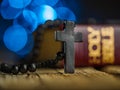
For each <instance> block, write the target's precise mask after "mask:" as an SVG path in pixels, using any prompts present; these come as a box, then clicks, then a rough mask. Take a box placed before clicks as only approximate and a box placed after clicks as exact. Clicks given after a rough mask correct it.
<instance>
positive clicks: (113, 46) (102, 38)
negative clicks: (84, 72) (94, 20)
mask: <svg viewBox="0 0 120 90" xmlns="http://www.w3.org/2000/svg"><path fill="white" fill-rule="evenodd" d="M74 32H81V33H82V39H83V42H80V43H78V42H77V43H75V45H74V46H75V65H76V66H104V65H113V64H114V65H119V64H120V40H119V39H120V26H118V25H76V27H75V28H74Z"/></svg>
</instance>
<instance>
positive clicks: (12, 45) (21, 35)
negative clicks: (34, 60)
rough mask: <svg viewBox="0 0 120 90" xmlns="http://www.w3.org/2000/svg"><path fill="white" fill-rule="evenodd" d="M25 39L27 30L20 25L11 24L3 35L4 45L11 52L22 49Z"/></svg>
mask: <svg viewBox="0 0 120 90" xmlns="http://www.w3.org/2000/svg"><path fill="white" fill-rule="evenodd" d="M27 40H28V37H27V32H26V30H25V29H24V28H23V27H22V26H20V25H13V26H11V27H9V28H8V29H7V30H6V31H5V33H4V36H3V42H4V44H5V46H6V47H7V48H8V49H9V50H11V51H13V52H17V51H20V50H21V49H23V48H24V46H25V45H26V43H27Z"/></svg>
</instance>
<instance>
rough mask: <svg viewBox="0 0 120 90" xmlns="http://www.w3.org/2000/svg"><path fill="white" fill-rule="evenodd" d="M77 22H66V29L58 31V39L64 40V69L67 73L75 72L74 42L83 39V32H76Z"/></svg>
mask: <svg viewBox="0 0 120 90" xmlns="http://www.w3.org/2000/svg"><path fill="white" fill-rule="evenodd" d="M74 27H75V24H74V22H72V21H66V22H65V29H64V31H56V32H55V35H56V40H58V41H62V42H64V53H65V60H64V64H65V65H64V71H65V73H74V68H75V66H74V64H75V55H74V54H75V52H74V42H81V41H82V33H80V32H77V33H74Z"/></svg>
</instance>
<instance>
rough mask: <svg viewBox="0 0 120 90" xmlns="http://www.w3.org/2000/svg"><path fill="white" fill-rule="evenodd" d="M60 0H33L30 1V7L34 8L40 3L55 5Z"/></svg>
mask: <svg viewBox="0 0 120 90" xmlns="http://www.w3.org/2000/svg"><path fill="white" fill-rule="evenodd" d="M58 1H59V0H32V2H31V3H30V5H29V6H30V8H34V7H37V6H40V5H49V6H54V5H56V3H57V2H58Z"/></svg>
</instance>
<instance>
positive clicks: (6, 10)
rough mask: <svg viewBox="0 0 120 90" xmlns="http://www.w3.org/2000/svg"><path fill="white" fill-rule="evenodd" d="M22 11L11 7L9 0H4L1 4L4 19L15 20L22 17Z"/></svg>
mask: <svg viewBox="0 0 120 90" xmlns="http://www.w3.org/2000/svg"><path fill="white" fill-rule="evenodd" d="M21 11H22V10H21V9H17V8H13V7H11V6H10V5H9V3H8V0H3V1H2V3H1V7H0V12H1V16H2V17H3V18H4V19H15V18H17V17H18V16H19V15H20V13H21Z"/></svg>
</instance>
